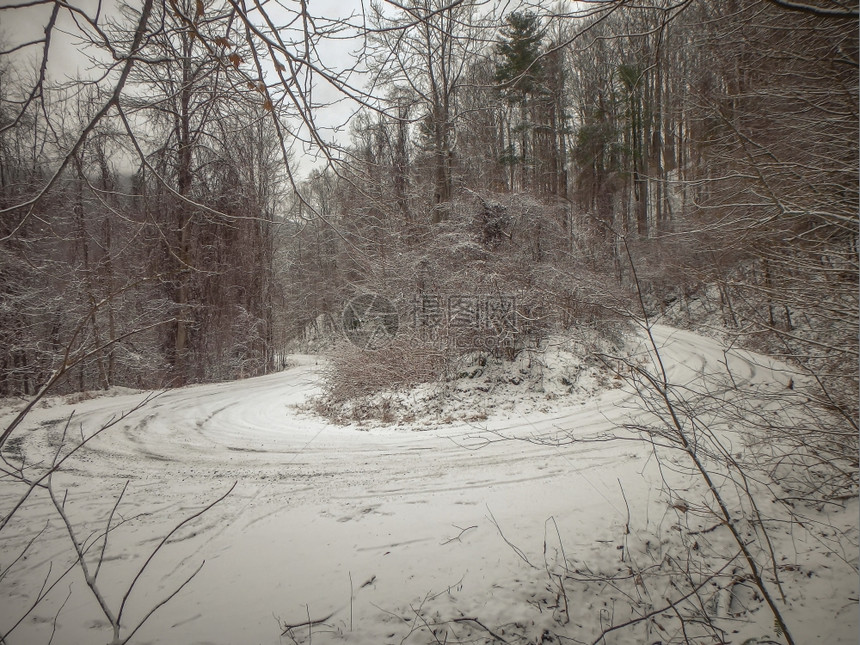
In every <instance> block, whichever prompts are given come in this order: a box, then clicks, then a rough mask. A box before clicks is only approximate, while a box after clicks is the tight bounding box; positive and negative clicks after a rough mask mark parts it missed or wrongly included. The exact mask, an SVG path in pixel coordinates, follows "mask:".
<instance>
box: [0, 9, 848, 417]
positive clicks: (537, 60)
mask: <svg viewBox="0 0 860 645" xmlns="http://www.w3.org/2000/svg"><path fill="white" fill-rule="evenodd" d="M35 5H36V8H39V7H40V6H41V5H40V4H39V3H35ZM43 9H44V10H45V11H46V12H49V13H50V15H48V13H45V16H44V17H45V20H46V21H47V22H46V23H45V24H46V27H47V28H46V29H45V31H44V32H43V34H42V37H41V38H37V39H35V40H33V41H32V42H23V43H21V42H16V41H15V40H14V39H12V37H13V34H10V33H6V34H5V38H6V43H5V45H4V46H3V49H4V50H5V51H4V56H3V62H2V68H0V79H2V82H0V120H2V130H0V200H2V202H0V207H2V223H0V226H2V231H0V233H2V254H0V259H2V293H3V299H2V310H0V311H2V324H0V333H2V343H0V347H2V350H0V353H2V355H0V395H4V396H18V395H33V394H35V393H37V392H38V391H40V389H41V388H43V387H45V386H46V384H51V385H52V386H53V387H55V388H60V389H61V390H64V391H71V390H84V389H95V388H106V387H109V386H111V385H125V386H134V387H160V386H164V385H179V384H184V383H191V382H200V381H209V380H223V379H234V378H240V377H243V376H250V375H257V374H263V373H266V372H268V371H271V370H273V369H276V368H277V366H278V361H279V357H280V356H282V354H283V352H284V351H285V350H286V349H287V348H288V347H290V346H291V345H290V343H291V342H292V341H295V340H296V339H301V338H303V337H306V336H307V335H308V334H309V333H314V331H315V330H319V329H320V328H326V326H328V328H336V327H337V325H338V324H339V316H340V313H341V311H342V308H343V303H344V302H345V300H347V299H348V298H349V297H350V296H351V295H352V294H354V293H356V292H376V293H382V294H385V295H386V296H388V297H390V298H392V299H393V301H395V302H396V303H397V304H398V306H401V305H402V306H403V308H404V311H408V310H409V307H410V303H411V301H412V299H413V298H414V297H415V296H416V294H423V293H447V292H456V293H463V294H474V293H502V292H504V293H508V294H511V295H514V296H518V305H517V306H518V307H519V308H520V309H521V311H520V313H521V314H522V315H521V317H520V318H521V320H524V321H525V320H528V321H529V324H528V325H527V326H526V327H528V328H525V327H523V328H522V329H518V330H517V334H518V336H520V337H521V340H520V341H518V342H522V339H524V338H525V337H526V336H528V335H529V334H534V333H537V332H538V330H539V329H547V328H566V327H570V326H574V325H578V324H595V323H596V322H597V321H599V320H601V319H606V320H607V321H609V320H612V319H617V318H618V317H624V316H626V315H628V313H629V312H630V311H635V310H636V309H637V307H638V305H637V304H636V302H635V301H634V300H633V299H631V297H632V296H633V295H634V294H635V293H636V292H637V291H638V292H639V293H641V295H642V296H643V303H644V306H645V308H646V310H647V311H646V313H652V314H653V313H657V312H662V311H664V310H665V309H666V308H667V307H670V306H674V307H675V309H676V310H683V307H684V306H685V304H686V303H688V302H689V301H690V300H691V299H705V300H708V301H710V302H711V304H712V305H713V307H715V308H717V309H719V311H720V312H721V315H722V323H723V324H724V326H725V327H726V328H727V329H729V330H733V331H734V333H735V334H736V335H737V338H738V341H739V342H740V343H741V344H743V345H746V346H751V347H757V348H762V349H766V350H767V351H770V352H772V353H775V354H777V355H779V356H783V357H785V358H786V359H789V360H791V361H793V362H795V363H797V364H798V365H799V366H801V367H802V368H803V369H804V370H808V371H809V372H810V373H811V374H814V375H816V378H817V379H818V382H819V384H820V386H821V391H820V392H819V394H820V396H822V397H824V398H826V399H827V400H828V401H830V402H831V403H832V405H834V406H836V407H837V408H839V409H842V410H843V411H844V412H845V413H846V414H847V415H848V416H850V417H853V416H855V413H856V384H857V381H856V369H854V368H855V367H856V359H857V349H858V348H857V333H856V331H857V322H858V321H857V306H856V294H857V226H856V223H857V208H858V195H857V135H858V129H857V92H856V90H857V33H856V32H857V13H856V11H855V9H854V8H852V7H850V6H848V5H843V3H841V2H835V1H832V2H831V1H827V2H825V1H823V0H821V1H820V2H817V3H795V2H788V1H785V2H783V1H770V2H761V1H749V0H738V1H732V2H710V1H707V0H698V1H695V2H690V1H686V2H680V3H674V2H662V1H659V2H649V3H639V4H636V5H630V4H629V3H626V2H599V3H590V4H588V5H587V6H586V7H584V8H583V7H578V6H571V7H566V6H565V5H564V4H562V5H558V6H556V5H552V6H550V5H549V4H547V5H546V6H543V5H540V4H535V5H528V6H526V5H525V4H524V5H523V6H522V7H520V8H516V9H515V10H511V7H508V6H506V7H505V9H506V10H507V11H508V13H506V14H504V15H499V14H498V8H496V7H494V6H492V5H490V4H489V3H487V2H478V1H476V0H467V1H461V2H453V3H447V2H443V1H442V0H411V1H410V2H409V3H407V5H404V6H401V5H396V4H392V5H385V4H380V5H372V6H370V7H368V8H367V10H366V11H365V12H363V13H361V14H360V15H359V14H358V13H356V14H355V15H351V16H346V17H342V18H329V19H326V18H322V17H320V16H313V15H311V13H309V12H310V11H311V10H310V9H307V8H306V9H301V8H299V7H296V8H292V5H288V6H285V7H284V8H283V13H284V15H277V13H276V14H275V15H272V16H270V15H268V14H267V13H266V12H263V11H260V10H254V11H250V10H246V9H245V8H243V5H240V4H237V3H232V2H200V1H198V2H196V3H192V2H169V3H159V2H152V1H149V2H144V3H143V5H142V6H136V5H123V6H121V7H119V8H118V9H117V10H116V12H115V13H114V14H113V15H111V16H103V17H101V18H100V17H99V16H96V17H95V18H92V17H91V16H88V14H86V12H84V11H82V10H72V9H69V8H64V9H61V7H60V5H53V4H50V3H46V4H45V5H44V7H43ZM28 10H35V9H33V8H30V9H28ZM49 10H50V11H49ZM15 11H20V12H22V13H23V11H24V9H21V8H16V7H15V6H10V7H6V8H4V17H7V16H8V17H10V18H11V17H14V16H13V14H14V12H15ZM66 14H68V15H66ZM73 20H76V21H77V25H78V31H77V32H76V35H74V43H73V44H74V46H75V48H76V51H77V52H78V55H79V56H80V57H81V61H82V66H84V65H88V66H89V72H88V75H83V76H80V77H79V78H75V79H71V78H60V77H59V75H58V74H53V75H52V74H51V69H52V65H53V64H54V63H55V59H56V57H59V56H62V55H64V54H63V53H62V51H60V52H56V51H54V50H55V49H56V48H57V45H56V44H55V42H54V41H56V40H58V39H59V36H57V35H55V34H54V31H59V30H60V28H61V27H62V26H63V24H64V22H65V21H73ZM278 21H282V24H280V25H279V24H277V23H278ZM8 24H12V23H11V22H10V23H8ZM338 40H340V41H344V42H347V43H349V46H350V48H351V49H350V56H351V58H350V62H349V63H348V64H346V65H342V66H341V67H340V68H335V67H332V66H330V65H329V66H326V63H325V62H324V57H323V56H322V55H321V53H320V52H321V50H323V49H324V48H325V47H330V46H331V43H332V42H338ZM314 92H316V94H314ZM323 96H325V97H328V98H327V99H326V100H325V101H324V100H322V98H321V97H323ZM332 97H334V98H332ZM345 102H349V105H350V106H351V107H350V108H349V110H348V111H349V112H350V114H351V118H350V119H349V122H348V136H347V134H346V133H345V132H344V131H341V133H340V135H338V136H335V134H333V132H332V131H331V130H330V129H326V128H324V127H322V126H320V125H317V122H316V120H315V118H316V117H315V115H316V114H318V113H322V112H323V111H324V110H325V109H331V104H332V103H335V104H343V103H345ZM634 277H636V278H637V279H638V282H637V281H636V280H634ZM679 308H680V309H679ZM846 375H852V376H851V377H849V378H848V379H847V380H846V378H845V377H846ZM846 385H847V387H846Z"/></svg>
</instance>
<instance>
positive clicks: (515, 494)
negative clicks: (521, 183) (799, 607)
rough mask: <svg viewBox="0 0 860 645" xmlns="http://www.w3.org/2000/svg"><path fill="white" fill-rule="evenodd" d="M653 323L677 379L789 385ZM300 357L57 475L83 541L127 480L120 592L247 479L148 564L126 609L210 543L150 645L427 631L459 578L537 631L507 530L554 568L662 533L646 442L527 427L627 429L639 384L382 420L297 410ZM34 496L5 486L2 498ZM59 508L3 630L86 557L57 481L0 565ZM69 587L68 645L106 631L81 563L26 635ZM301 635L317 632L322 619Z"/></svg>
mask: <svg viewBox="0 0 860 645" xmlns="http://www.w3.org/2000/svg"><path fill="white" fill-rule="evenodd" d="M655 333H656V336H657V339H658V342H659V344H660V345H661V346H662V347H663V348H664V350H663V358H664V361H665V364H666V366H667V369H668V372H669V376H670V380H672V381H673V382H675V383H690V384H694V383H696V382H698V380H699V379H702V378H706V379H707V378H708V373H709V372H712V371H721V370H724V366H723V367H722V368H721V364H723V365H724V363H725V361H726V360H727V356H729V359H728V360H729V363H730V367H731V371H732V375H733V377H734V378H735V380H736V381H738V382H746V383H751V384H760V385H761V387H762V388H764V389H773V388H780V387H782V388H784V387H785V383H787V382H788V379H789V378H790V374H788V373H786V372H784V371H783V370H781V369H780V367H779V365H777V364H776V363H774V362H772V361H769V360H767V359H764V358H762V357H760V356H756V355H753V354H749V353H746V352H731V353H729V354H726V353H724V350H723V347H722V346H721V345H720V344H719V343H717V342H715V341H713V340H708V339H705V338H703V337H701V336H698V335H696V334H692V333H690V332H684V331H679V330H674V329H671V328H668V327H657V328H656V331H655ZM296 360H297V365H296V366H295V367H293V368H291V369H289V370H287V371H285V372H283V373H279V374H273V375H270V376H266V377H261V378H255V379H248V380H245V381H237V382H231V383H221V384H214V385H204V386H193V387H186V388H182V389H178V390H173V391H169V392H165V393H162V394H160V395H159V396H157V397H156V398H155V399H153V400H152V401H150V402H149V403H148V404H147V405H145V406H144V407H143V408H141V409H140V410H138V411H136V412H134V413H133V414H131V415H130V416H128V417H127V418H125V419H123V420H122V421H121V422H120V423H118V424H117V425H116V426H114V427H112V428H110V429H109V430H107V431H106V432H105V433H104V434H102V435H100V436H99V437H97V438H96V439H93V440H92V441H91V442H90V443H89V444H88V446H87V447H86V448H85V449H83V450H82V451H80V453H78V454H77V455H75V456H74V457H73V458H71V459H70V460H69V461H68V462H67V463H66V467H65V468H64V470H63V473H62V474H60V475H58V476H57V478H56V482H55V484H56V487H57V488H58V489H61V490H63V489H68V497H67V500H66V508H67V511H68V513H69V516H70V518H71V520H72V522H73V523H76V527H77V528H78V529H79V531H80V533H81V535H82V536H84V537H86V536H91V535H94V534H95V533H94V532H96V531H98V530H99V529H102V530H103V528H104V526H105V524H106V522H107V519H108V516H109V514H110V511H111V508H112V506H113V504H114V503H115V501H116V496H117V495H118V494H119V493H120V491H121V490H122V488H123V486H124V484H125V482H126V481H128V482H129V485H128V490H127V492H126V493H125V496H124V498H123V500H122V502H121V504H120V506H119V507H118V510H117V513H118V517H122V518H126V519H128V522H127V523H126V524H123V525H121V526H119V527H118V528H117V529H116V530H115V531H113V532H112V533H111V537H110V541H109V544H108V548H107V550H106V557H105V563H104V565H103V568H102V573H101V574H100V576H101V577H100V580H99V582H100V584H101V585H102V586H103V588H104V590H105V596H106V597H107V598H108V603H109V604H111V605H112V606H114V607H118V606H119V603H120V601H121V599H122V596H123V594H124V591H125V589H126V588H127V587H128V585H129V584H130V582H131V580H132V579H133V578H134V576H135V573H136V572H137V570H138V569H139V568H140V567H141V565H142V564H143V563H144V561H145V560H146V558H147V557H148V555H149V553H150V552H151V551H152V550H153V549H154V548H155V546H156V545H157V544H158V540H159V539H160V538H161V537H162V536H164V535H165V534H166V533H167V532H168V531H170V529H171V528H172V527H173V526H174V525H175V524H176V523H178V522H179V521H181V520H182V519H183V518H185V517H187V516H189V515H191V514H193V513H195V512H197V511H198V510H200V509H201V508H202V507H204V506H205V505H206V504H207V503H209V502H211V501H213V500H214V499H216V498H218V497H219V496H220V495H222V494H223V493H225V492H226V491H227V490H228V489H229V488H230V487H231V486H232V485H233V483H234V482H236V487H235V489H234V490H233V492H232V493H231V494H230V495H229V496H228V497H227V498H226V499H225V500H224V501H223V502H221V503H220V504H218V505H216V506H215V507H214V508H212V509H211V510H210V511H208V512H207V513H206V514H205V515H203V516H202V518H200V519H199V520H197V521H195V522H194V523H192V524H191V525H189V526H188V527H185V528H183V529H182V530H181V531H180V532H179V533H177V535H176V538H177V539H175V540H174V541H172V542H171V543H169V544H168V545H167V546H166V547H165V548H164V549H162V551H161V552H159V554H158V555H157V556H156V557H155V559H154V560H153V561H152V563H151V564H150V565H149V566H148V567H147V568H146V570H145V572H144V574H143V575H142V576H141V579H140V581H139V582H138V583H137V585H136V586H135V588H134V590H133V593H132V594H131V595H130V596H129V600H128V607H127V609H126V610H125V611H126V615H127V616H128V624H129V625H132V624H135V622H136V621H137V620H138V619H140V618H142V617H143V616H144V615H145V613H146V611H148V610H149V609H150V608H151V607H152V606H154V605H155V604H157V603H158V602H159V601H160V600H161V599H162V598H164V597H165V596H167V595H169V594H170V593H171V592H172V591H173V590H174V589H175V588H177V587H178V586H179V585H180V584H181V583H182V582H183V581H184V580H185V579H186V578H188V576H190V575H191V574H192V573H193V572H194V571H195V570H196V569H197V568H198V567H199V566H200V564H201V562H203V561H204V560H205V565H204V566H203V568H202V569H201V570H200V573H199V574H198V575H197V576H196V577H195V578H194V580H193V581H192V582H191V583H190V584H189V585H188V586H187V587H185V588H184V589H183V590H182V591H181V592H180V593H179V594H178V595H177V596H176V597H175V598H174V599H173V600H172V601H171V602H170V603H168V604H167V605H166V606H164V607H163V608H161V609H160V610H159V611H158V612H157V613H156V614H155V615H154V616H153V617H152V618H151V619H150V620H149V621H148V622H147V623H146V624H145V625H144V626H143V627H142V628H141V630H140V631H139V632H138V633H137V634H136V636H135V641H134V642H141V643H145V642H152V643H187V644H194V643H199V644H204V643H206V644H210V643H211V644H224V645H227V644H234V643H265V644H268V643H282V642H292V641H291V640H290V639H289V638H288V637H287V636H281V631H282V626H281V625H282V624H283V623H287V624H298V623H302V622H304V621H307V620H308V619H309V618H310V619H312V620H315V619H321V618H326V621H325V625H324V626H320V627H319V630H318V631H315V632H314V633H313V642H314V643H318V644H319V643H328V642H346V643H367V644H368V645H382V644H384V643H401V641H403V639H404V637H406V636H407V635H408V634H409V632H410V630H412V629H415V626H414V625H413V624H410V623H409V622H407V621H406V620H404V618H410V617H411V618H412V619H415V616H416V614H415V612H414V611H413V610H414V609H416V608H417V607H419V606H420V605H421V604H422V602H427V603H429V605H432V603H433V602H437V603H438V602H441V600H439V598H440V594H441V596H444V601H445V602H446V603H448V604H449V605H451V606H456V607H458V608H462V611H464V612H466V613H467V614H469V615H474V616H476V617H480V618H481V620H482V621H483V622H484V624H485V625H490V624H506V623H512V622H517V621H519V622H526V623H527V621H532V622H533V623H534V630H536V633H537V634H540V632H541V629H542V626H541V622H540V621H541V620H542V619H541V618H540V616H541V614H540V613H537V614H536V612H535V608H534V606H532V605H529V603H528V599H529V598H530V597H532V596H533V597H537V596H536V595H535V594H538V593H539V592H541V591H542V586H541V584H539V583H538V582H535V581H536V580H540V578H535V577H531V578H530V577H528V576H524V575H523V572H524V567H526V568H527V565H526V564H525V563H524V561H523V559H522V558H521V557H520V556H519V555H518V554H517V552H516V551H515V549H514V548H512V547H511V546H509V545H508V544H507V543H506V541H507V542H509V543H510V544H512V545H514V546H516V547H517V548H518V549H521V550H522V555H523V556H524V557H525V558H527V559H528V560H530V561H531V562H534V563H536V564H538V565H541V566H542V565H543V563H544V560H545V553H546V551H554V550H560V549H561V548H562V547H563V548H564V550H565V555H566V557H567V558H568V559H570V560H576V561H580V562H589V561H590V558H591V557H595V558H597V557H605V555H602V554H604V553H605V551H606V549H607V548H609V549H610V550H611V549H615V548H616V547H617V545H620V544H621V543H622V540H623V532H624V526H625V525H626V524H628V523H629V524H630V525H631V526H633V527H638V528H636V529H634V530H642V531H644V530H645V529H646V528H649V529H653V528H654V527H657V526H659V525H660V524H661V522H663V518H664V517H665V516H666V514H667V513H669V512H670V508H669V506H668V505H667V503H666V500H665V499H664V498H662V494H661V481H660V477H659V473H658V472H657V469H656V468H655V467H654V464H653V461H652V460H650V459H649V455H650V453H649V449H648V446H647V445H645V444H642V443H639V442H629V441H620V442H589V443H572V444H570V443H565V444H564V445H551V444H549V443H547V442H534V441H513V440H508V439H511V438H515V437H518V438H522V439H534V438H536V437H542V438H547V437H552V436H559V437H565V438H570V437H583V438H584V437H594V436H597V435H600V434H601V433H609V432H613V431H617V429H618V428H619V427H620V426H622V425H623V424H625V423H627V422H629V421H630V420H631V419H634V418H639V417H641V415H643V414H644V413H643V411H642V410H641V407H640V404H639V402H638V399H637V398H636V397H635V395H634V394H633V393H632V392H631V391H629V390H627V389H615V390H611V391H608V392H606V393H604V394H603V395H601V396H600V397H598V398H595V399H594V400H592V401H589V402H587V403H585V404H579V405H576V406H574V407H559V408H557V409H555V410H553V411H552V412H551V413H534V414H529V415H528V416H525V417H523V416H511V417H508V418H505V417H504V416H501V415H499V416H495V417H491V418H490V419H489V420H487V421H485V422H481V423H480V424H479V425H464V424H455V425H449V426H446V425H441V424H436V423H430V424H424V423H423V422H422V423H421V424H418V423H416V424H415V425H413V426H409V427H406V426H401V427H382V428H373V429H369V430H368V429H357V428H355V427H338V426H333V425H328V424H326V423H325V422H323V421H321V420H319V419H316V418H313V417H310V416H308V415H306V414H302V413H300V412H298V411H297V410H296V407H295V406H296V404H299V403H301V402H303V401H304V400H306V398H307V397H308V396H310V395H312V394H314V393H315V392H316V391H317V387H318V369H319V368H318V366H317V365H316V363H315V359H314V358H313V357H297V359H296ZM643 360H647V358H645V357H644V355H643ZM141 398H142V395H139V394H137V395H126V396H117V397H111V398H98V399H94V400H90V401H85V402H83V403H80V404H77V405H74V406H72V405H67V404H65V403H62V402H55V403H54V404H53V405H50V406H48V407H41V408H39V409H37V410H35V411H34V412H33V413H32V415H31V416H30V417H29V418H28V420H27V421H26V429H25V430H19V435H20V436H22V437H23V439H22V440H21V441H19V442H18V443H17V444H16V450H18V451H20V453H21V454H24V455H25V456H27V458H28V460H30V461H32V460H35V459H37V458H39V456H42V457H45V456H48V455H50V453H51V451H52V450H54V449H55V448H56V446H57V445H58V442H59V440H60V437H61V432H62V429H63V426H64V420H65V419H66V418H67V417H68V415H69V414H70V413H71V411H72V410H73V409H74V410H75V415H74V417H73V423H72V425H71V429H72V431H73V433H72V434H74V433H75V432H77V429H78V428H83V432H84V434H87V433H89V432H92V431H93V430H95V429H97V428H98V427H100V426H101V425H102V424H103V423H104V422H105V421H106V420H107V419H109V418H111V417H112V416H114V415H118V414H121V413H122V412H123V411H127V410H129V409H130V408H132V407H134V406H135V405H136V404H137V403H138V402H139V401H140V400H141ZM502 439H504V440H502ZM622 491H623V495H622ZM20 492H21V491H20V489H19V488H17V487H9V486H5V487H4V486H2V485H0V503H2V505H3V506H2V507H3V509H4V513H5V509H7V508H8V507H9V506H10V505H11V504H12V503H13V502H14V500H15V499H17V497H18V496H19V495H20ZM625 498H626V501H625ZM39 500H41V504H37V503H36V502H37V501H39ZM628 506H629V509H630V512H631V515H632V517H631V519H630V520H628ZM137 514H145V515H143V516H141V517H137V518H135V517H134V516H135V515H137ZM51 518H53V519H51ZM550 518H552V519H551V520H550ZM46 522H49V523H50V526H49V529H48V530H47V531H46V532H45V533H44V534H43V536H42V537H40V539H39V544H38V546H37V548H35V549H34V550H33V553H32V554H31V555H30V557H28V559H27V561H26V563H23V562H22V563H19V564H18V565H17V566H18V567H23V569H18V577H17V578H15V580H18V581H20V580H24V579H26V580H27V581H28V582H27V583H25V582H16V583H15V584H14V585H10V584H7V583H2V584H3V585H4V586H5V587H6V589H5V591H4V595H5V597H6V599H7V602H5V603H4V604H3V606H2V608H0V629H8V627H9V625H10V624H11V623H14V622H15V620H17V618H14V617H16V616H18V615H20V614H21V613H22V608H26V607H27V606H28V603H29V602H31V600H32V598H33V596H34V593H35V592H36V591H38V588H39V587H40V586H41V583H42V580H43V579H44V578H45V576H46V575H47V570H48V567H49V566H50V564H51V562H52V561H53V562H54V565H53V566H54V571H55V573H54V574H53V575H54V577H56V571H58V570H59V564H60V561H66V560H67V558H68V556H67V554H66V550H67V547H68V536H67V535H65V534H64V533H63V530H62V527H61V525H60V524H59V523H58V521H57V518H56V514H55V512H53V509H52V508H51V507H50V506H49V504H48V503H45V499H44V496H42V497H41V498H39V497H37V498H34V500H33V504H30V505H29V506H28V508H27V509H26V513H25V514H24V515H23V520H22V522H21V524H20V527H19V528H16V529H15V530H13V531H7V537H9V539H6V540H5V541H4V543H3V544H2V546H0V558H2V559H0V563H1V564H2V565H3V566H5V565H6V564H7V563H8V562H9V561H10V560H11V559H12V558H13V557H15V554H17V553H18V552H19V551H20V549H21V548H22V545H23V543H24V542H23V541H24V540H25V539H27V536H28V535H29V536H31V535H32V534H33V531H34V529H35V530H36V531H37V530H38V527H40V526H44V525H45V523H46ZM500 529H501V532H500ZM502 532H503V534H504V535H502ZM559 538H560V539H559ZM545 542H546V544H547V545H548V546H545ZM64 558H65V559H66V560H64ZM0 569H2V567H0ZM21 571H24V572H26V575H23V576H22V575H21ZM849 582H850V580H849ZM70 584H71V585H72V589H73V593H72V595H71V596H70V597H69V600H68V602H67V603H66V605H65V606H64V607H63V608H62V611H61V612H60V613H59V617H58V618H57V627H58V628H57V632H56V634H55V636H54V640H53V642H54V643H58V644H60V645H62V644H65V643H68V644H75V643H84V642H91V643H98V642H108V641H109V639H110V634H109V631H108V630H106V629H105V622H104V619H103V618H100V617H99V615H100V614H99V610H98V607H97V605H96V603H95V601H94V600H93V598H92V596H91V595H90V594H89V593H88V591H87V590H86V588H85V585H84V581H83V579H82V577H81V576H80V574H79V573H78V572H77V571H73V572H72V573H70V574H69V575H68V576H66V578H65V579H64V580H63V582H62V583H61V584H59V585H58V586H57V588H56V589H55V590H54V592H52V595H51V596H50V597H49V599H48V601H46V602H45V603H43V604H42V605H40V606H39V607H37V608H36V609H35V610H34V611H33V612H32V614H31V615H30V616H29V617H28V618H27V619H26V620H25V621H24V623H22V625H21V626H20V627H18V628H17V629H16V631H15V632H14V633H13V635H12V637H10V638H9V640H8V642H9V643H10V644H12V643H27V644H30V643H47V642H48V640H49V638H50V634H51V631H52V621H53V619H54V614H55V613H56V611H57V609H58V608H59V607H60V605H61V604H62V602H63V600H64V598H65V597H66V594H67V591H68V588H69V585H70ZM529 594H532V596H529ZM582 611H583V612H589V611H597V610H596V609H589V608H585V607H583V608H582ZM410 612H411V613H410ZM849 613H850V612H849ZM536 616H538V618H537V619H536ZM544 618H545V619H548V616H544ZM844 624H845V625H847V628H841V627H838V626H836V627H834V626H833V625H830V628H832V629H831V632H830V634H829V636H828V638H830V639H831V640H829V641H828V642H831V643H837V642H840V641H841V640H842V639H843V637H845V636H846V635H847V636H851V635H852V634H856V611H855V612H854V613H853V614H850V615H849V616H848V618H847V619H846V622H845V623H844ZM833 630H835V631H833ZM296 634H297V637H298V634H303V635H304V636H303V637H304V638H307V630H304V631H303V630H296ZM851 637H852V638H853V636H851ZM429 639H431V636H430V635H429V633H428V632H427V631H424V632H423V634H420V633H418V632H416V633H414V634H413V636H412V639H410V640H407V641H406V642H407V643H413V642H414V643H418V642H432V641H431V640H429ZM583 640H588V639H587V638H584V639H583ZM618 642H624V641H618ZM821 642H824V641H821ZM846 642H847V641H846Z"/></svg>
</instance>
